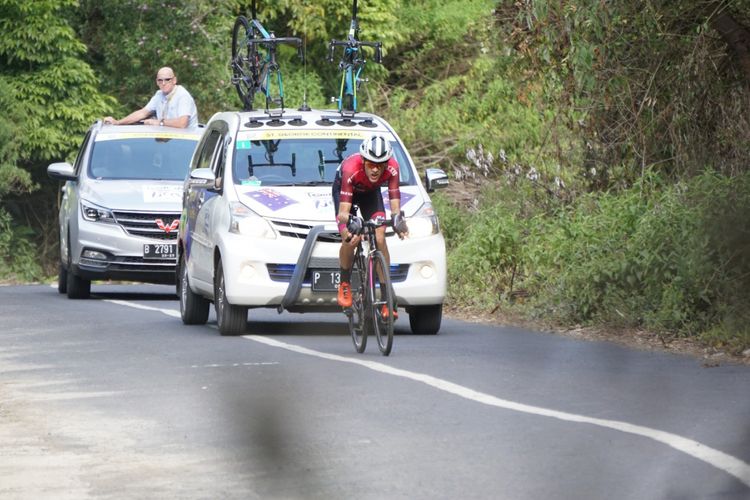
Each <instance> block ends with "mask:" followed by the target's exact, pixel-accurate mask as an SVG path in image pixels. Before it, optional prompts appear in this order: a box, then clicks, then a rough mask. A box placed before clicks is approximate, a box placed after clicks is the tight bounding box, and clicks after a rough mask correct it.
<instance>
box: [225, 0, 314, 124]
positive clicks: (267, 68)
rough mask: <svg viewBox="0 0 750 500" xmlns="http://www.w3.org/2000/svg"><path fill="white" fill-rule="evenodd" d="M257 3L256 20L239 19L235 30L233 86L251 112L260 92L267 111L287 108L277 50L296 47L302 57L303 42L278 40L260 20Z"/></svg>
mask: <svg viewBox="0 0 750 500" xmlns="http://www.w3.org/2000/svg"><path fill="white" fill-rule="evenodd" d="M256 12H257V11H256V8H255V0H253V3H252V19H247V18H246V17H245V16H238V17H237V19H236V20H235V22H234V29H233V30H232V60H231V62H230V66H231V68H232V84H233V85H234V86H235V87H236V88H237V93H238V94H239V96H240V100H241V101H242V106H243V109H245V110H246V111H251V110H252V109H253V101H254V99H255V94H256V93H262V94H264V95H265V97H266V111H268V110H269V109H271V108H272V106H271V105H272V104H275V105H276V107H277V108H281V109H282V110H283V109H284V80H283V77H282V75H281V66H280V65H279V63H278V62H277V61H276V47H277V46H278V45H281V44H288V45H295V46H296V47H297V53H298V54H299V56H300V58H302V57H303V53H302V39H300V38H297V37H281V38H279V37H276V35H275V34H274V33H273V32H269V31H268V30H266V28H265V27H264V26H263V25H262V24H261V22H260V21H259V20H258V19H257V14H256ZM274 86H275V87H276V90H275V91H274V90H272V89H273V87H274Z"/></svg>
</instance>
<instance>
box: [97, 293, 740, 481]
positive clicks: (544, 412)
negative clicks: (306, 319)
mask: <svg viewBox="0 0 750 500" xmlns="http://www.w3.org/2000/svg"><path fill="white" fill-rule="evenodd" d="M107 302H111V303H113V304H118V305H123V306H127V307H134V308H136V309H144V310H149V311H158V312H161V313H163V314H166V315H167V316H173V317H174V316H176V317H180V313H179V311H173V310H169V309H160V308H157V307H151V306H144V305H141V304H136V303H134V302H128V301H124V300H107ZM243 338H245V339H247V340H252V341H254V342H258V343H261V344H265V345H268V346H271V347H277V348H281V349H286V350H288V351H292V352H296V353H298V354H304V355H306V356H314V357H317V358H321V359H326V360H329V361H337V362H340V363H350V364H353V365H359V366H362V367H364V368H368V369H370V370H373V371H376V372H380V373H384V374H387V375H393V376H395V377H401V378H405V379H409V380H413V381H415V382H421V383H423V384H426V385H428V386H430V387H434V388H435V389H438V390H440V391H443V392H447V393H449V394H453V395H455V396H458V397H461V398H464V399H467V400H470V401H474V402H477V403H481V404H484V405H488V406H494V407H497V408H504V409H507V410H513V411H518V412H521V413H528V414H531V415H538V416H542V417H550V418H556V419H558V420H564V421H567V422H577V423H582V424H590V425H596V426H598V427H604V428H606V429H612V430H616V431H620V432H624V433H627V434H634V435H636V436H641V437H645V438H648V439H652V440H654V441H657V442H659V443H663V444H665V445H667V446H669V447H671V448H674V449H675V450H678V451H681V452H683V453H685V454H687V455H690V456H691V457H693V458H697V459H698V460H701V461H703V462H705V463H707V464H709V465H711V466H713V467H716V468H717V469H719V470H722V471H724V472H726V473H727V474H730V475H732V476H734V477H736V478H737V479H739V480H740V481H742V482H743V483H744V484H745V485H747V486H748V487H750V464H748V463H746V462H744V461H742V460H740V459H739V458H737V457H734V456H732V455H729V454H728V453H724V452H723V451H720V450H717V449H715V448H711V447H710V446H706V445H704V444H701V443H699V442H698V441H694V440H692V439H688V438H686V437H683V436H680V435H677V434H672V433H671V432H665V431H660V430H658V429H652V428H650V427H645V426H642V425H636V424H631V423H628V422H622V421H619V420H607V419H602V418H594V417H587V416H585V415H578V414H575V413H567V412H563V411H557V410H552V409H549V408H543V407H540V406H531V405H526V404H523V403H516V402H515V401H509V400H506V399H501V398H498V397H495V396H492V395H490V394H485V393H482V392H479V391H475V390H474V389H470V388H468V387H464V386H462V385H458V384H454V383H453V382H449V381H447V380H443V379H440V378H437V377H433V376H432V375H427V374H424V373H418V372H412V371H408V370H403V369H400V368H394V367H392V366H388V365H386V364H383V363H378V362H376V361H368V360H364V359H359V358H351V357H347V356H340V355H338V354H329V353H325V352H320V351H315V350H313V349H308V348H306V347H302V346H298V345H295V344H288V343H286V342H280V341H278V340H274V339H271V338H268V337H263V336H260V335H244V336H243Z"/></svg>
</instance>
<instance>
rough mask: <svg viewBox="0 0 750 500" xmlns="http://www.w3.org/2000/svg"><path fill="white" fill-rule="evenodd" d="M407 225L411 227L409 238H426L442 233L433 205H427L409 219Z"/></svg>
mask: <svg viewBox="0 0 750 500" xmlns="http://www.w3.org/2000/svg"><path fill="white" fill-rule="evenodd" d="M406 225H407V226H409V238H425V237H427V236H432V235H433V234H438V233H439V232H440V223H439V222H438V217H437V214H436V213H435V209H433V208H432V203H429V202H427V203H425V204H424V205H422V207H421V208H420V209H419V210H418V211H417V213H415V214H414V215H413V216H412V217H407V219H406Z"/></svg>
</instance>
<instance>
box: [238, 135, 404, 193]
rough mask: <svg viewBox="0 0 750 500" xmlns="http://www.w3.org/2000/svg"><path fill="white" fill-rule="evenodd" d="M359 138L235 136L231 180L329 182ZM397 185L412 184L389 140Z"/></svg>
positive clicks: (400, 151) (251, 182) (401, 154)
mask: <svg viewBox="0 0 750 500" xmlns="http://www.w3.org/2000/svg"><path fill="white" fill-rule="evenodd" d="M361 143H362V140H361V139H329V138H326V139H278V140H239V141H237V143H236V149H235V153H234V166H233V174H234V175H233V177H234V183H235V184H247V185H263V186H289V185H326V184H327V185H331V184H333V178H334V177H335V175H336V169H338V167H339V165H340V164H341V162H342V161H343V160H344V159H345V158H346V157H348V156H350V155H352V154H354V153H356V152H358V151H359V145H360V144H361ZM391 145H392V146H393V148H394V152H395V157H396V160H397V161H398V164H399V167H400V169H399V174H400V180H401V185H402V186H405V185H412V184H416V179H415V178H414V175H413V174H412V169H411V168H410V167H409V163H408V161H407V158H406V155H405V154H404V151H403V149H402V148H401V146H400V145H399V144H398V143H396V142H392V143H391Z"/></svg>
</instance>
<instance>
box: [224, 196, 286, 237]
mask: <svg viewBox="0 0 750 500" xmlns="http://www.w3.org/2000/svg"><path fill="white" fill-rule="evenodd" d="M229 232H230V233H235V234H241V235H243V236H253V237H255V238H266V239H269V240H273V239H276V232H275V231H274V230H273V228H272V227H271V225H270V224H269V223H268V221H267V220H266V219H264V218H263V217H261V216H260V215H258V214H256V213H255V212H253V211H252V210H250V209H249V208H247V207H246V206H245V205H243V204H242V203H238V202H233V203H230V204H229Z"/></svg>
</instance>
